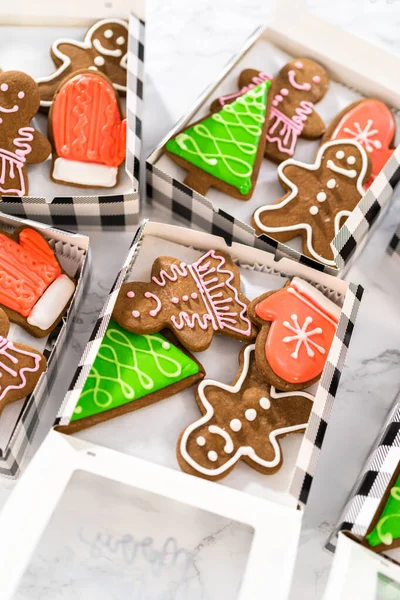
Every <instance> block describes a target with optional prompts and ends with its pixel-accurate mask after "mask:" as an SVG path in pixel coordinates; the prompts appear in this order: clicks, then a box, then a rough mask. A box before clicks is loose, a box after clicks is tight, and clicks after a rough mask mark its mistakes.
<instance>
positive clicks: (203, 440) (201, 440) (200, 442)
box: [196, 435, 206, 446]
mask: <svg viewBox="0 0 400 600" xmlns="http://www.w3.org/2000/svg"><path fill="white" fill-rule="evenodd" d="M196 442H197V444H198V445H199V446H205V445H206V438H205V437H203V436H202V435H199V437H198V438H197V440H196Z"/></svg>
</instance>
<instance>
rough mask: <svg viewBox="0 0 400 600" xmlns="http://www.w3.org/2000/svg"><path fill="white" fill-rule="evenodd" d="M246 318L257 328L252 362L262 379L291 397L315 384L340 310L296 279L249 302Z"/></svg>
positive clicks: (307, 284) (314, 289) (332, 336)
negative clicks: (255, 364) (292, 393)
mask: <svg viewBox="0 0 400 600" xmlns="http://www.w3.org/2000/svg"><path fill="white" fill-rule="evenodd" d="M248 313H249V317H250V318H251V320H252V321H253V322H254V323H255V324H256V325H257V326H258V327H260V328H261V331H260V333H259V334H258V336H257V340H256V350H255V356H256V363H257V368H258V369H259V371H260V373H261V374H262V375H263V376H264V377H265V379H266V380H267V381H268V382H269V383H270V384H271V385H273V386H276V387H277V388H279V389H280V390H292V391H294V390H299V389H304V388H306V387H308V386H310V385H312V384H313V383H316V382H317V381H318V379H319V378H320V376H321V373H322V371H323V369H324V367H325V363H326V359H327V358H328V354H329V349H330V347H331V344H332V341H333V338H334V335H335V332H336V329H337V326H338V322H339V317H340V308H339V306H337V305H336V304H334V303H333V302H332V301H331V300H329V298H327V297H326V296H324V294H322V292H320V291H319V290H317V289H316V288H315V287H313V286H312V285H310V284H309V283H307V282H306V281H304V280H303V279H300V278H299V277H294V278H293V279H292V280H291V281H289V282H288V283H287V285H286V286H285V287H284V288H282V289H281V290H277V291H276V290H274V291H272V292H266V293H265V294H263V295H262V296H259V297H258V298H256V299H255V300H253V301H252V302H251V303H250V304H249V307H248Z"/></svg>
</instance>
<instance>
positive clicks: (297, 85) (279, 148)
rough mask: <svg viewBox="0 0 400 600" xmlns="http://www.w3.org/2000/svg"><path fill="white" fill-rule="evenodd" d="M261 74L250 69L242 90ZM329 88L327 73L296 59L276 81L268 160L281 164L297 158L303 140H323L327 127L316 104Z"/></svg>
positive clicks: (312, 63) (244, 75)
mask: <svg viewBox="0 0 400 600" xmlns="http://www.w3.org/2000/svg"><path fill="white" fill-rule="evenodd" d="M257 74H258V71H257V70H255V69H246V70H245V71H243V73H242V74H241V75H240V77H239V86H240V87H243V86H246V85H249V83H250V82H251V81H252V79H253V78H254V77H255V76H257ZM328 85H329V79H328V74H327V72H326V71H325V69H324V68H323V67H321V65H319V64H318V63H316V62H315V61H313V60H310V59H308V58H296V59H294V60H292V61H290V62H289V63H287V64H286V65H285V66H284V67H283V69H281V70H280V71H279V74H278V75H277V76H276V77H275V78H274V97H273V99H272V106H271V110H270V113H269V124H268V130H267V143H266V145H265V157H266V158H269V159H270V160H273V161H274V162H277V163H280V162H282V161H283V160H286V159H287V158H290V157H291V156H293V154H294V152H295V149H296V144H297V139H298V138H299V137H303V138H307V139H315V138H319V137H321V135H322V134H323V133H324V131H325V124H324V122H323V121H322V119H321V117H320V116H319V115H318V113H317V112H316V111H315V110H314V104H316V103H317V102H319V101H320V100H321V99H322V98H323V97H324V96H325V94H326V92H327V90H328Z"/></svg>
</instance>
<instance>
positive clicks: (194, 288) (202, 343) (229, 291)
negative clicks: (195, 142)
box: [113, 250, 256, 352]
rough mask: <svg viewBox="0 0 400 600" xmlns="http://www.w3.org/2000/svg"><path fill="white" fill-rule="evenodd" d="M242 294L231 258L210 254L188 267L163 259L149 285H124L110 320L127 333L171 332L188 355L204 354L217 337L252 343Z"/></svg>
mask: <svg viewBox="0 0 400 600" xmlns="http://www.w3.org/2000/svg"><path fill="white" fill-rule="evenodd" d="M247 304H248V300H247V298H246V297H245V296H244V295H243V294H242V292H241V291H240V271H239V269H238V267H237V266H236V265H235V263H234V262H233V261H232V259H231V258H230V256H229V255H227V254H225V253H223V252H219V251H217V250H209V252H207V253H206V254H203V256H201V257H200V258H199V260H197V261H196V262H195V263H193V264H191V265H187V264H186V263H184V262H181V261H180V260H179V259H177V258H171V257H169V256H161V257H159V258H157V260H156V261H155V262H154V263H153V267H152V270H151V281H150V282H149V283H144V282H132V283H125V284H124V285H123V286H122V287H121V290H120V293H119V295H118V298H117V302H116V304H115V308H114V312H113V319H114V320H115V321H117V323H119V324H120V325H121V326H122V327H124V328H125V329H127V330H128V331H132V332H134V333H138V334H149V333H156V332H157V331H161V329H163V328H164V327H166V328H168V329H171V330H172V331H173V333H174V334H175V335H176V337H177V338H178V340H179V341H180V342H181V344H183V345H184V346H185V348H187V349H188V350H191V351H192V352H201V351H202V350H206V349H207V348H208V346H209V345H210V344H211V341H212V338H213V336H214V334H215V333H223V334H225V335H229V336H231V337H233V338H236V339H238V340H240V341H246V340H247V341H250V340H252V339H253V338H254V336H255V333H256V330H255V327H254V326H253V325H252V324H251V322H250V319H249V318H248V316H247Z"/></svg>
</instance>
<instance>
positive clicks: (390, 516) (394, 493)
mask: <svg viewBox="0 0 400 600" xmlns="http://www.w3.org/2000/svg"><path fill="white" fill-rule="evenodd" d="M399 539H400V477H398V478H397V480H396V483H395V484H394V486H393V487H392V488H391V490H390V493H389V497H388V499H387V501H386V504H385V506H384V508H383V510H382V513H381V515H380V516H379V518H378V520H377V522H376V525H375V527H374V528H373V529H372V531H371V533H369V534H368V535H367V536H366V540H367V542H368V544H369V545H370V546H372V547H374V546H379V545H380V544H383V545H384V546H387V547H388V548H389V547H390V546H392V545H393V544H394V543H395V545H396V546H397V545H398V543H399ZM396 542H397V543H396Z"/></svg>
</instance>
